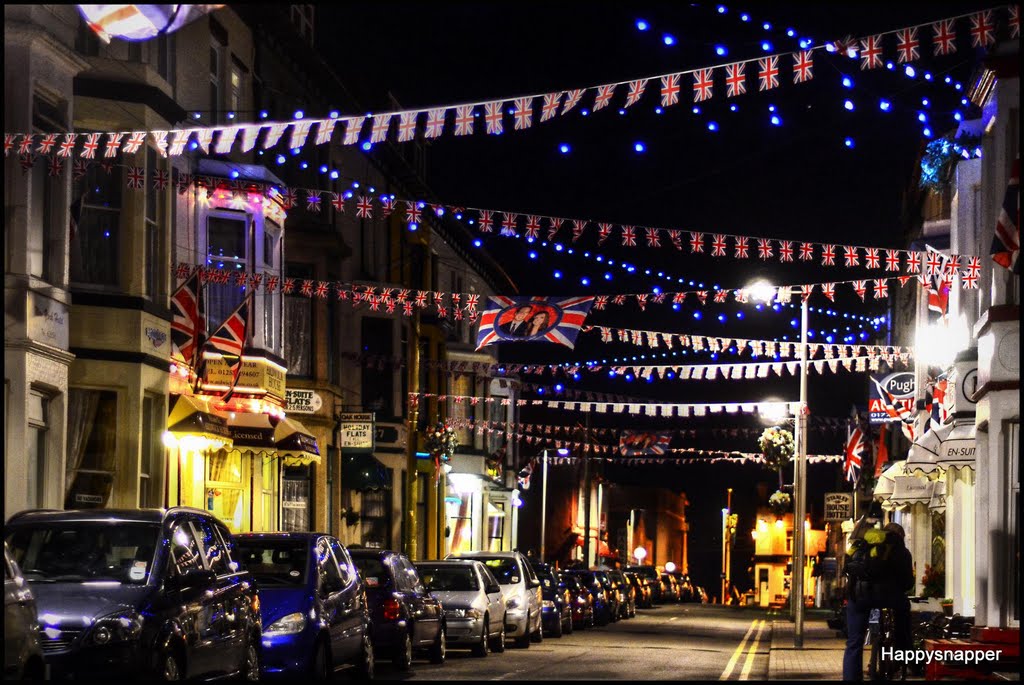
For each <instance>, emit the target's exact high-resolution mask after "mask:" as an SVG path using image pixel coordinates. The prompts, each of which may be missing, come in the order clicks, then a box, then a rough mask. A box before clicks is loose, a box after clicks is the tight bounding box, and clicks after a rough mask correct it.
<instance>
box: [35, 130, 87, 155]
mask: <svg viewBox="0 0 1024 685" xmlns="http://www.w3.org/2000/svg"><path fill="white" fill-rule="evenodd" d="M101 135H103V134H101V133H89V134H87V135H86V136H85V142H84V143H82V154H81V155H79V156H80V157H82V158H83V159H95V157H96V150H97V149H98V148H99V146H100V143H99V138H100V136H101ZM28 142H29V143H31V142H32V140H31V138H30V139H29V141H28Z"/></svg>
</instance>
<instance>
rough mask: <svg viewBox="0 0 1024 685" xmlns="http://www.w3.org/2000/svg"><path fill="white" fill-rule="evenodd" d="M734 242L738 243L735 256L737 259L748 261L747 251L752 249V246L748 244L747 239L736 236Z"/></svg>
mask: <svg viewBox="0 0 1024 685" xmlns="http://www.w3.org/2000/svg"><path fill="white" fill-rule="evenodd" d="M733 240H734V241H735V242H736V245H735V248H736V249H735V251H734V253H733V256H734V257H735V258H736V259H746V258H747V256H748V255H747V251H748V250H749V249H750V246H749V245H748V244H747V238H744V237H741V236H735V237H734V238H733Z"/></svg>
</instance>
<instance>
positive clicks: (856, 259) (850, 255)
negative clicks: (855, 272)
mask: <svg viewBox="0 0 1024 685" xmlns="http://www.w3.org/2000/svg"><path fill="white" fill-rule="evenodd" d="M843 252H844V253H845V254H844V257H845V259H846V266H847V267H851V266H858V265H859V264H860V255H859V254H858V253H857V248H856V247H844V248H843Z"/></svg>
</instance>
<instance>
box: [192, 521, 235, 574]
mask: <svg viewBox="0 0 1024 685" xmlns="http://www.w3.org/2000/svg"><path fill="white" fill-rule="evenodd" d="M194 523H195V527H196V530H197V531H198V532H199V546H200V548H201V549H202V550H203V555H205V556H206V562H207V563H208V564H209V565H210V568H211V569H212V570H213V572H214V573H216V574H217V575H218V576H222V575H226V574H228V573H230V572H231V569H230V568H229V567H228V558H227V554H225V552H224V548H223V546H222V545H221V541H220V538H219V537H218V536H217V532H216V531H215V530H214V529H213V525H212V524H211V523H210V522H209V521H208V520H206V519H197V520H196V521H195V522H194Z"/></svg>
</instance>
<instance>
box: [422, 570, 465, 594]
mask: <svg viewBox="0 0 1024 685" xmlns="http://www.w3.org/2000/svg"><path fill="white" fill-rule="evenodd" d="M416 570H417V571H419V573H420V580H422V581H423V585H424V586H425V587H426V588H427V590H429V591H430V592H445V591H449V592H469V591H472V590H479V589H480V582H479V581H478V580H477V578H476V572H475V571H474V570H473V567H472V566H470V565H469V564H467V565H465V566H427V565H425V564H416Z"/></svg>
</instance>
